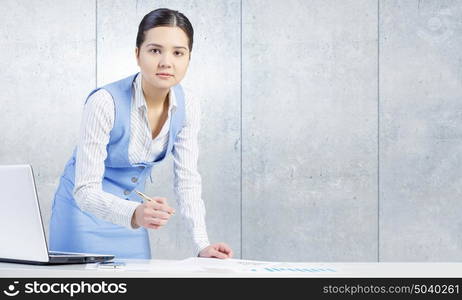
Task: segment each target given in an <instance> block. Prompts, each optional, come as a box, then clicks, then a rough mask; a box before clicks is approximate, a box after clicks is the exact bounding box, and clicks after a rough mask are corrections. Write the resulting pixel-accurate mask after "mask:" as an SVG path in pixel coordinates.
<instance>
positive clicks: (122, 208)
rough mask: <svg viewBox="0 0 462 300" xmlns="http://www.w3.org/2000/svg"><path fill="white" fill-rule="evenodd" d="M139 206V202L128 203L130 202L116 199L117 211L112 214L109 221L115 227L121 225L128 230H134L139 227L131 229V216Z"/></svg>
mask: <svg viewBox="0 0 462 300" xmlns="http://www.w3.org/2000/svg"><path fill="white" fill-rule="evenodd" d="M139 205H140V203H139V202H135V201H130V200H122V199H119V198H117V204H116V205H115V207H117V210H114V211H113V212H112V216H111V220H112V223H114V224H117V225H122V226H124V227H126V228H128V229H132V230H136V229H138V228H140V227H137V228H133V227H132V216H133V213H134V212H135V210H136V208H137V207H138V206H139Z"/></svg>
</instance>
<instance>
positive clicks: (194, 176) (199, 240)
mask: <svg viewBox="0 0 462 300" xmlns="http://www.w3.org/2000/svg"><path fill="white" fill-rule="evenodd" d="M185 106H186V107H185V110H186V119H185V125H184V127H183V129H182V130H181V131H180V132H179V133H178V135H177V139H176V141H175V143H174V147H173V161H174V168H173V169H174V190H175V195H176V199H177V203H178V207H179V209H180V213H181V215H182V216H183V217H184V219H185V220H186V223H187V226H188V230H189V232H190V233H191V234H192V237H193V240H194V243H195V247H196V249H195V250H196V252H197V253H199V252H200V251H201V250H202V249H204V248H205V247H207V246H208V245H210V243H209V240H208V236H207V230H206V224H205V206H204V201H203V200H202V197H201V193H202V184H201V176H200V174H199V172H198V170H197V160H198V156H199V146H198V133H199V129H200V114H201V111H200V103H199V102H198V101H196V99H195V98H186V99H185Z"/></svg>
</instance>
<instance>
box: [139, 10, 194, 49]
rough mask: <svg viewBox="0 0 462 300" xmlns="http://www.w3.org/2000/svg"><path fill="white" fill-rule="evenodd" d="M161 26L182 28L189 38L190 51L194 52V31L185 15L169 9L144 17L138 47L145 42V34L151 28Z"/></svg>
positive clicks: (152, 12) (154, 11)
mask: <svg viewBox="0 0 462 300" xmlns="http://www.w3.org/2000/svg"><path fill="white" fill-rule="evenodd" d="M159 26H169V27H180V28H181V29H182V30H183V31H184V33H186V35H187V36H188V40H189V44H188V46H189V51H192V46H193V36H194V30H193V27H192V25H191V23H190V22H189V20H188V18H186V16H185V15H183V14H182V13H180V12H179V11H176V10H171V9H168V8H158V9H156V10H153V11H151V12H150V13H148V14H147V15H145V16H144V17H143V19H142V20H141V23H140V25H139V26H138V35H137V36H136V47H138V49H139V48H140V46H141V44H143V42H144V33H145V32H146V31H148V30H149V29H151V28H154V27H159Z"/></svg>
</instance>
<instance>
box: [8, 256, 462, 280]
mask: <svg viewBox="0 0 462 300" xmlns="http://www.w3.org/2000/svg"><path fill="white" fill-rule="evenodd" d="M116 261H120V262H124V263H126V267H122V268H120V269H101V268H99V267H98V268H97V265H95V264H88V265H85V264H73V265H55V266H40V265H26V264H13V263H0V277H1V278H4V277H17V278H21V277H41V278H46V277H50V278H53V277H54V278H58V277H59V278H62V277H67V278H75V277H122V278H124V277H168V278H171V277H324V278H328V277H332V278H334V277H335V278H338V277H342V278H359V277H365V278H379V277H382V278H393V277H409V278H430V277H431V278H445V277H452V278H462V263H319V262H316V263H309V262H303V263H292V264H293V266H294V268H295V267H297V268H298V269H299V271H297V270H294V269H292V271H288V270H286V271H278V270H276V271H274V270H266V269H264V268H263V267H262V268H260V269H258V268H256V269H253V270H252V271H251V272H250V271H249V270H246V271H239V270H237V271H236V270H232V269H230V268H229V265H228V264H229V263H230V262H227V263H224V264H222V261H220V260H215V259H214V260H213V261H212V262H210V259H208V260H204V261H201V260H200V259H199V260H198V259H195V258H194V259H193V262H194V264H195V266H197V267H198V269H196V270H195V269H194V268H191V265H190V266H189V267H187V268H182V267H181V264H178V263H181V262H182V261H181V260H177V261H175V260H129V259H118V260H116ZM232 261H234V262H246V261H239V260H232ZM202 262H204V264H203V263H202ZM247 262H250V261H247ZM210 263H211V265H210ZM279 264H285V263H279ZM286 265H287V264H286ZM280 266H282V265H280ZM316 270H317V271H316Z"/></svg>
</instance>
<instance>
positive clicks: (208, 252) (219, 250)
mask: <svg viewBox="0 0 462 300" xmlns="http://www.w3.org/2000/svg"><path fill="white" fill-rule="evenodd" d="M199 257H213V258H221V259H225V258H231V257H233V250H232V249H231V247H229V246H228V245H226V244H225V243H217V244H213V245H210V246H207V247H205V248H204V249H202V250H201V252H200V253H199Z"/></svg>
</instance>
